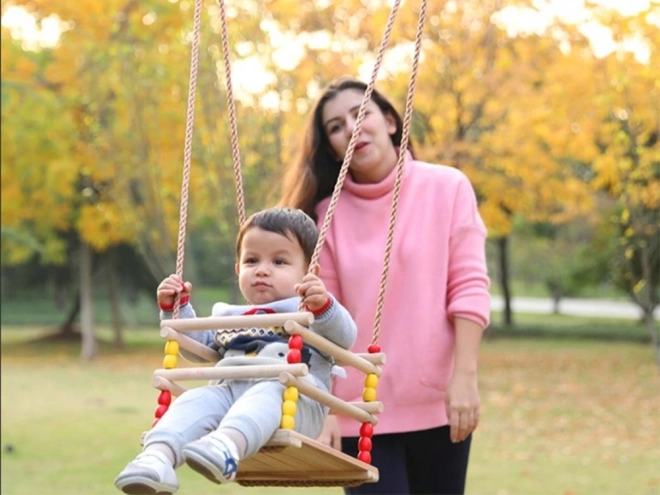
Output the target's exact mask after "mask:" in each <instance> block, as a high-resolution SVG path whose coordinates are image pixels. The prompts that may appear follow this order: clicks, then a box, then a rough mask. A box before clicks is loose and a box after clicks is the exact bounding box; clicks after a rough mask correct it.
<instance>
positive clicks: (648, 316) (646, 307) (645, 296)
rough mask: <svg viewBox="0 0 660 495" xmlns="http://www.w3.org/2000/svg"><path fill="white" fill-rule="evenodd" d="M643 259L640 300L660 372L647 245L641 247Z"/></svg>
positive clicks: (657, 336) (659, 347)
mask: <svg viewBox="0 0 660 495" xmlns="http://www.w3.org/2000/svg"><path fill="white" fill-rule="evenodd" d="M640 255H641V260H642V278H643V280H644V288H643V289H642V294H641V297H640V300H641V301H640V302H641V306H642V310H643V311H644V324H645V325H646V328H647V330H648V332H649V336H650V337H651V343H652V345H653V352H654V354H655V363H656V365H657V367H658V372H660V338H659V335H658V328H657V325H656V324H655V321H654V320H653V311H654V309H655V305H654V303H653V296H652V295H651V291H652V290H653V278H652V277H653V275H652V273H651V260H650V257H651V254H650V253H649V249H648V247H647V246H646V245H642V247H641V252H640Z"/></svg>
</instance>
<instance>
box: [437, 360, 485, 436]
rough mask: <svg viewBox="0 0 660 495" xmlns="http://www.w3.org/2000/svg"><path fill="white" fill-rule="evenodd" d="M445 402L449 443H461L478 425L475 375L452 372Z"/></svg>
mask: <svg viewBox="0 0 660 495" xmlns="http://www.w3.org/2000/svg"><path fill="white" fill-rule="evenodd" d="M445 401H446V404H447V417H448V418H449V430H450V431H449V435H450V437H451V441H452V442H454V443H457V442H462V441H463V440H465V439H466V438H467V437H468V435H470V433H472V432H473V431H474V430H475V429H476V427H477V425H478V424H479V390H478V388H477V377H476V373H475V374H471V373H461V372H454V376H452V379H451V382H450V383H449V388H448V389H447V396H446V399H445Z"/></svg>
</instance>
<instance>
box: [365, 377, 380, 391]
mask: <svg viewBox="0 0 660 495" xmlns="http://www.w3.org/2000/svg"><path fill="white" fill-rule="evenodd" d="M364 386H365V387H367V388H376V387H377V386H378V377H377V376H376V375H375V374H374V373H369V374H368V375H367V376H366V377H365V379H364Z"/></svg>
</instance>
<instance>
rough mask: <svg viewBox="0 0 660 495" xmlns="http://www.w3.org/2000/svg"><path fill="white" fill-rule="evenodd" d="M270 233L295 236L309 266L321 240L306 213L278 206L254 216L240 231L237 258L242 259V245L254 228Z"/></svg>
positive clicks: (312, 221)
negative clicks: (246, 234) (247, 234)
mask: <svg viewBox="0 0 660 495" xmlns="http://www.w3.org/2000/svg"><path fill="white" fill-rule="evenodd" d="M254 227H259V228H260V229H263V230H266V231H268V232H276V233H278V234H282V235H285V236H287V237H289V236H290V234H293V235H294V236H295V238H296V240H297V241H298V244H300V247H302V250H303V253H305V259H306V261H307V264H309V263H310V261H311V260H312V254H313V253H314V248H315V247H316V241H317V240H318V238H319V230H318V228H317V227H316V224H315V223H314V220H312V219H311V218H310V216H309V215H307V214H306V213H305V212H304V211H302V210H298V209H295V208H288V207H283V206H276V207H273V208H266V209H265V210H261V211H258V212H257V213H254V214H252V215H251V216H250V217H249V218H248V219H247V220H246V221H245V222H244V223H243V225H241V228H240V229H239V231H238V236H237V237H236V258H237V259H238V260H240V258H241V243H242V242H243V237H245V233H246V232H247V231H248V230H250V229H252V228H254Z"/></svg>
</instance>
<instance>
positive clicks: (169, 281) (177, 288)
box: [156, 275, 192, 308]
mask: <svg viewBox="0 0 660 495" xmlns="http://www.w3.org/2000/svg"><path fill="white" fill-rule="evenodd" d="M191 292H192V284H191V283H190V282H182V281H181V278H179V276H178V275H170V276H169V277H167V278H165V280H163V281H162V282H161V283H160V285H159V286H158V288H157V289H156V299H157V300H158V305H159V306H160V307H164V308H167V307H173V306H174V299H175V298H176V295H177V294H180V298H179V299H180V300H181V299H183V298H190V294H191Z"/></svg>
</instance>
